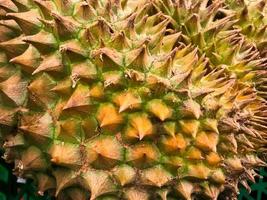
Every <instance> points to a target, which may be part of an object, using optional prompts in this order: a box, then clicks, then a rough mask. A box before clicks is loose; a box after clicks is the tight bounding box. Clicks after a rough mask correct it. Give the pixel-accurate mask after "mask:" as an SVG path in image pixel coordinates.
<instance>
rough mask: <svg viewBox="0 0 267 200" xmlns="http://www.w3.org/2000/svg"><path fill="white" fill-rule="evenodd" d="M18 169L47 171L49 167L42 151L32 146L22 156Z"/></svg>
mask: <svg viewBox="0 0 267 200" xmlns="http://www.w3.org/2000/svg"><path fill="white" fill-rule="evenodd" d="M17 167H18V168H19V171H28V170H45V169H46V168H47V167H48V163H47V161H46V159H45V157H44V154H43V153H42V152H41V150H40V149H38V148H37V147H35V146H30V147H29V148H28V149H27V150H25V152H24V153H23V154H22V158H21V160H20V162H19V164H18V166H17Z"/></svg>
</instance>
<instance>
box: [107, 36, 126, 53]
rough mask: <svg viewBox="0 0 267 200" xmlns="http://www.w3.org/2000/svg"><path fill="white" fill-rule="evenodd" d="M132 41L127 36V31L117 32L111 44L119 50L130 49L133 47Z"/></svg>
mask: <svg viewBox="0 0 267 200" xmlns="http://www.w3.org/2000/svg"><path fill="white" fill-rule="evenodd" d="M130 44H131V41H130V40H129V39H128V38H127V37H126V35H125V33H124V32H123V31H121V32H119V33H115V35H114V36H113V37H112V39H111V42H110V43H109V45H111V47H113V48H114V49H117V50H123V51H125V50H126V49H129V48H130V47H131V45H130Z"/></svg>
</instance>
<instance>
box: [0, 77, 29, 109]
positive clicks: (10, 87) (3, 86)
mask: <svg viewBox="0 0 267 200" xmlns="http://www.w3.org/2000/svg"><path fill="white" fill-rule="evenodd" d="M27 84H28V83H27V81H26V80H23V79H22V78H21V75H20V73H16V74H14V75H13V76H11V77H10V78H9V79H7V80H5V81H4V82H1V83H0V90H1V91H2V92H3V93H4V94H5V95H6V96H7V97H8V98H10V99H11V100H12V101H13V102H14V103H15V104H16V105H18V106H21V105H23V103H24V102H25V99H26V95H27Z"/></svg>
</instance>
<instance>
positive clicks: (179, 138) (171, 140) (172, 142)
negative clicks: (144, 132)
mask: <svg viewBox="0 0 267 200" xmlns="http://www.w3.org/2000/svg"><path fill="white" fill-rule="evenodd" d="M161 143H162V145H163V149H164V150H165V151H166V152H170V153H171V152H179V151H182V150H184V149H185V148H186V146H187V142H186V140H185V138H184V137H183V135H182V134H176V135H175V137H166V136H163V137H162V139H161Z"/></svg>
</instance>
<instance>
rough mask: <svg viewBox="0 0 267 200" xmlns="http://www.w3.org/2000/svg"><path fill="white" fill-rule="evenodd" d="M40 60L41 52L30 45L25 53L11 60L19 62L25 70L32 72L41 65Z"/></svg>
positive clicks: (15, 62)
mask: <svg viewBox="0 0 267 200" xmlns="http://www.w3.org/2000/svg"><path fill="white" fill-rule="evenodd" d="M40 60H41V58H40V54H39V52H38V51H37V50H36V49H35V48H34V47H33V46H31V45H30V46H29V48H28V49H27V50H26V51H25V52H24V53H23V54H21V55H19V56H17V57H14V58H12V59H11V60H10V62H11V63H14V64H19V65H20V66H21V68H22V69H23V70H24V71H26V72H28V73H32V72H33V71H34V70H35V69H36V68H37V66H38V65H39V63H40Z"/></svg>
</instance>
